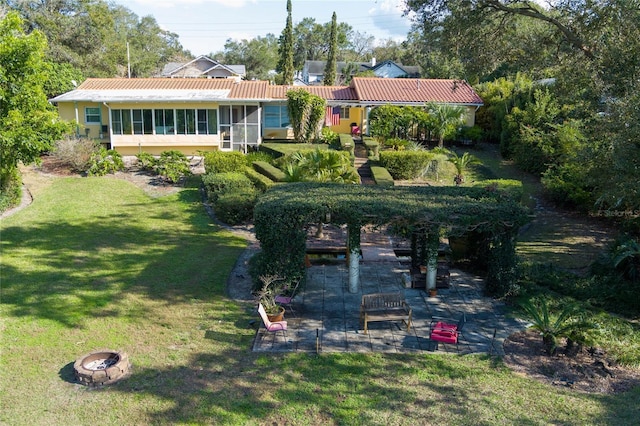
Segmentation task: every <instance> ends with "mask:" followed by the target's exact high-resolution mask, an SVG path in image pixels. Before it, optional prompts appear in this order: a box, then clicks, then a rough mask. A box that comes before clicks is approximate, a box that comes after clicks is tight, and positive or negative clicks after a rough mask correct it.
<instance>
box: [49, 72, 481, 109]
mask: <svg viewBox="0 0 640 426" xmlns="http://www.w3.org/2000/svg"><path fill="white" fill-rule="evenodd" d="M294 88H295V89H301V88H302V89H304V90H307V91H308V92H310V93H312V94H314V95H317V96H320V97H321V98H323V99H325V100H327V101H328V102H329V103H331V104H339V103H359V104H366V105H378V104H386V103H390V104H405V105H406V104H415V105H419V104H425V103H427V102H438V103H450V104H462V105H482V103H483V102H482V99H481V98H480V96H478V94H477V93H476V92H475V91H474V90H473V88H472V87H471V86H470V85H469V84H468V83H467V82H466V81H464V80H435V79H415V78H368V77H367V78H365V77H355V78H354V79H353V80H352V81H351V85H350V86H307V87H304V86H295V87H293V86H274V85H270V84H269V82H267V81H236V80H232V79H205V78H131V79H128V78H90V79H87V80H86V81H85V82H83V83H82V84H81V85H80V86H78V87H77V88H76V89H75V90H72V91H70V92H67V93H64V94H62V95H60V96H56V97H55V98H53V99H51V101H52V102H65V101H67V102H69V101H90V102H153V101H167V102H169V101H208V100H216V101H224V100H227V101H257V102H259V101H264V102H268V101H273V100H284V99H286V94H287V91H288V90H292V89H294Z"/></svg>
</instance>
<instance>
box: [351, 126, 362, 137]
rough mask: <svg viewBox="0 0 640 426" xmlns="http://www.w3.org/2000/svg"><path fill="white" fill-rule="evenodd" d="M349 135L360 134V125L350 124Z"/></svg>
mask: <svg viewBox="0 0 640 426" xmlns="http://www.w3.org/2000/svg"><path fill="white" fill-rule="evenodd" d="M351 136H360V127H359V126H358V125H357V124H352V125H351Z"/></svg>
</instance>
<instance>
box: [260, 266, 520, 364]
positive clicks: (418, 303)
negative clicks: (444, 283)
mask: <svg viewBox="0 0 640 426" xmlns="http://www.w3.org/2000/svg"><path fill="white" fill-rule="evenodd" d="M406 273H408V268H407V267H406V266H403V265H402V264H401V263H400V262H398V261H370V262H365V261H361V264H360V288H359V291H358V292H357V293H354V294H352V293H349V290H348V270H347V266H346V265H345V264H344V263H337V262H336V263H332V264H325V265H315V266H311V267H310V268H307V282H306V286H305V287H304V288H303V289H302V290H301V291H300V292H299V293H298V295H297V296H296V299H295V302H294V309H295V315H294V314H292V313H291V312H287V314H286V318H285V319H286V321H287V322H288V328H289V330H288V332H287V337H286V338H285V337H284V336H283V334H282V333H275V334H274V333H269V332H267V331H266V330H265V329H264V326H263V324H262V323H260V327H259V328H258V331H257V333H256V337H255V340H254V344H253V350H254V351H262V352H267V351H277V352H291V351H293V352H295V351H301V352H315V351H316V350H317V351H318V352H424V351H438V352H452V353H494V354H502V353H503V351H502V342H503V341H504V339H505V338H506V337H508V336H509V335H510V334H512V333H514V332H516V331H520V330H523V329H524V328H525V327H526V323H525V322H523V321H521V320H517V319H514V318H509V317H507V316H506V315H505V311H506V310H505V307H504V305H503V304H502V303H501V302H499V301H496V300H494V299H491V298H488V297H484V296H482V287H483V280H482V279H481V278H479V277H476V276H473V275H470V274H468V273H465V272H462V271H460V270H457V269H451V280H450V287H449V288H448V289H438V295H437V296H436V297H429V295H428V293H426V292H425V291H424V290H422V289H413V288H405V286H404V284H403V274H406ZM394 291H403V292H404V295H405V298H406V301H407V303H408V304H409V306H411V308H412V310H413V323H412V326H411V330H410V331H407V330H406V326H405V325H404V324H403V322H402V321H381V322H372V323H369V333H368V334H364V332H363V325H362V324H361V323H360V301H361V298H362V295H363V294H368V293H379V292H394ZM463 314H465V315H466V320H467V322H466V324H465V326H464V328H463V333H462V337H461V339H460V345H459V350H457V348H456V346H455V345H445V344H442V343H440V344H438V345H437V346H436V343H435V342H432V341H430V340H429V323H430V321H431V318H432V316H438V317H446V318H452V319H455V320H458V319H459V318H460V317H461V316H462V315H463ZM256 315H257V314H256ZM494 333H495V338H494Z"/></svg>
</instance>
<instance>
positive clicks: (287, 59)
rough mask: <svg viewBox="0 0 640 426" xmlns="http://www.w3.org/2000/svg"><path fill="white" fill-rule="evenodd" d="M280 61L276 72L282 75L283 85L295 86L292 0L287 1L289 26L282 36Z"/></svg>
mask: <svg viewBox="0 0 640 426" xmlns="http://www.w3.org/2000/svg"><path fill="white" fill-rule="evenodd" d="M279 53H280V61H279V62H278V68H276V70H277V71H278V72H280V74H281V80H282V81H281V83H282V84H284V85H291V84H293V73H294V71H295V69H294V68H293V21H292V18H291V0H287V24H286V26H285V27H284V31H283V32H282V35H281V36H280V48H279Z"/></svg>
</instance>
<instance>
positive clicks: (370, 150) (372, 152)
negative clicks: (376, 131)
mask: <svg viewBox="0 0 640 426" xmlns="http://www.w3.org/2000/svg"><path fill="white" fill-rule="evenodd" d="M362 143H363V144H364V146H365V148H367V155H368V156H369V157H372V158H374V159H376V160H377V159H378V155H379V150H380V144H379V143H378V141H377V140H375V139H373V138H372V137H369V136H364V137H363V138H362Z"/></svg>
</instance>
